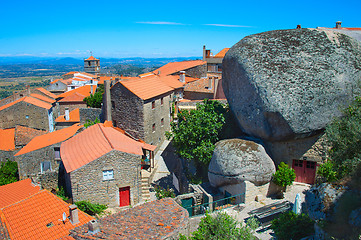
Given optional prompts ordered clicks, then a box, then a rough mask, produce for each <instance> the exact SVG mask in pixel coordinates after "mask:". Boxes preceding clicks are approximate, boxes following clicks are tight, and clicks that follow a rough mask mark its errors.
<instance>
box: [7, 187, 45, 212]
mask: <svg viewBox="0 0 361 240" xmlns="http://www.w3.org/2000/svg"><path fill="white" fill-rule="evenodd" d="M44 191H46V190H45V189H43V190H40V191H39V192H37V193H34V194H33V195H30V196H28V197H26V198H23V199H21V200H19V201H17V202H14V203H12V204H9V205H7V206H5V207H3V208H0V210H3V209H5V208H8V207H11V206H13V205H15V204H18V203H20V202H23V201H25V200H28V199H29V198H31V197H33V196H35V195H37V194H39V193H42V192H44Z"/></svg>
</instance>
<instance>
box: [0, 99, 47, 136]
mask: <svg viewBox="0 0 361 240" xmlns="http://www.w3.org/2000/svg"><path fill="white" fill-rule="evenodd" d="M16 125H22V126H27V127H31V128H35V129H42V130H46V131H49V120H48V110H47V109H44V108H41V107H38V106H35V105H32V104H29V103H26V102H18V103H16V104H14V105H12V106H10V107H8V108H5V109H3V110H1V111H0V128H14V127H15V126H16Z"/></svg>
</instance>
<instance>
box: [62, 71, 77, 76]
mask: <svg viewBox="0 0 361 240" xmlns="http://www.w3.org/2000/svg"><path fill="white" fill-rule="evenodd" d="M75 73H78V72H76V71H73V72H68V73H65V74H64V75H63V76H66V75H72V74H75Z"/></svg>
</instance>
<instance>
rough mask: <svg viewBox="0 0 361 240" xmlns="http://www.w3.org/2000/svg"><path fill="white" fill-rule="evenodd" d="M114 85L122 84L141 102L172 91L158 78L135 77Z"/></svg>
mask: <svg viewBox="0 0 361 240" xmlns="http://www.w3.org/2000/svg"><path fill="white" fill-rule="evenodd" d="M116 84H122V85H123V86H124V87H126V88H127V89H128V90H129V91H131V92H132V93H134V94H135V95H136V96H138V97H139V98H141V99H143V100H147V99H150V98H153V97H156V96H159V95H161V94H164V93H167V92H171V91H173V90H174V88H172V87H170V86H168V85H167V84H166V83H164V82H163V81H162V80H161V79H160V78H159V77H158V76H154V77H146V78H138V77H135V78H130V79H127V80H122V81H119V82H118V83H116ZM116 84H115V85H116ZM115 85H114V86H115Z"/></svg>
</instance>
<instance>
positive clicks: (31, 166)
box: [15, 143, 60, 181]
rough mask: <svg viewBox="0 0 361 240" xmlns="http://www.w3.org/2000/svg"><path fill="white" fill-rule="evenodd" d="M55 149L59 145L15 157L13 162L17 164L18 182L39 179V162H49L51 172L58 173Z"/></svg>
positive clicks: (58, 162)
mask: <svg viewBox="0 0 361 240" xmlns="http://www.w3.org/2000/svg"><path fill="white" fill-rule="evenodd" d="M55 147H60V143H56V144H53V145H50V146H47V147H44V148H41V149H38V150H35V151H32V152H28V153H24V154H22V155H19V156H15V160H16V162H17V163H18V168H19V178H20V180H23V179H26V178H39V177H40V176H41V175H42V173H41V162H44V161H50V164H51V170H52V171H54V172H58V171H59V164H60V159H55V152H54V148H55ZM56 181H57V178H56Z"/></svg>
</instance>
